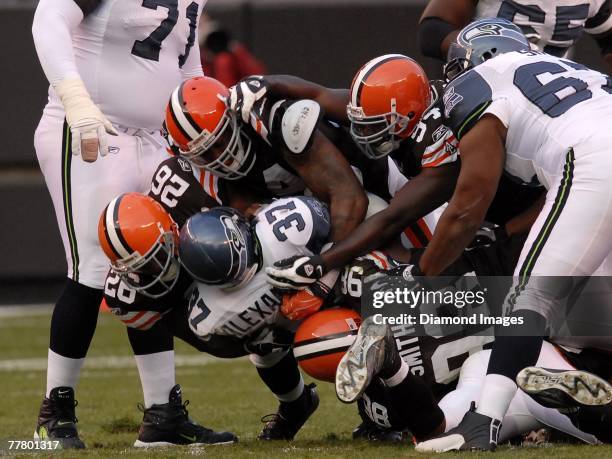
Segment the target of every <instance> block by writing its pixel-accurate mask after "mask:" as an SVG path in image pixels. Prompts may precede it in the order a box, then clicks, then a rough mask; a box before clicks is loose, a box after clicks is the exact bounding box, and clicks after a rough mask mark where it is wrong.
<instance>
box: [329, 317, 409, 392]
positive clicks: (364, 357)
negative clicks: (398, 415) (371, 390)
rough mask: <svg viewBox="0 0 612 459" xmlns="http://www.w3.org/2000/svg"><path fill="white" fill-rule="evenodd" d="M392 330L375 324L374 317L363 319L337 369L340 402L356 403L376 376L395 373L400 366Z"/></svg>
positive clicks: (337, 388) (337, 390)
mask: <svg viewBox="0 0 612 459" xmlns="http://www.w3.org/2000/svg"><path fill="white" fill-rule="evenodd" d="M400 364H401V357H400V355H399V352H398V351H397V346H396V344H395V339H394V338H393V334H392V333H391V329H390V328H389V327H387V326H386V325H379V324H376V323H374V319H373V317H369V318H367V319H366V320H364V321H363V323H362V324H361V327H360V328H359V332H358V333H357V337H356V338H355V341H353V344H352V345H351V347H350V348H349V349H348V350H347V351H346V354H344V356H343V357H342V359H341V360H340V363H339V364H338V369H337V370H336V395H337V396H338V399H339V400H340V401H341V402H344V403H353V402H354V401H356V400H357V399H358V398H359V397H361V395H362V394H363V393H364V392H365V390H366V389H367V388H368V386H369V385H370V383H371V382H372V379H373V378H374V376H376V375H379V373H381V372H382V371H387V372H389V373H390V375H389V376H392V375H393V373H394V370H395V371H397V370H399V368H400Z"/></svg>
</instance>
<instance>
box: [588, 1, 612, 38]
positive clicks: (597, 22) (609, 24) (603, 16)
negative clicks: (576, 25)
mask: <svg viewBox="0 0 612 459" xmlns="http://www.w3.org/2000/svg"><path fill="white" fill-rule="evenodd" d="M584 30H585V31H586V32H587V33H590V34H591V35H601V34H605V33H607V32H610V30H612V0H606V1H605V2H604V3H603V5H602V6H601V8H599V11H597V14H596V15H595V16H593V17H591V18H589V19H588V20H587V22H586V24H585V25H584Z"/></svg>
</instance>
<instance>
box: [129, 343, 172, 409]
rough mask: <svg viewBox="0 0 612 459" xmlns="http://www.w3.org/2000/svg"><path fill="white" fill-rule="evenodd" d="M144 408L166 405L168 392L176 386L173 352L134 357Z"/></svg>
mask: <svg viewBox="0 0 612 459" xmlns="http://www.w3.org/2000/svg"><path fill="white" fill-rule="evenodd" d="M134 358H135V359H136V365H137V366H138V374H139V375H140V383H141V384H142V393H143V395H144V404H145V408H149V407H151V405H163V404H165V403H168V401H169V398H168V397H169V395H170V390H171V389H172V388H173V387H174V385H175V384H176V382H175V377H174V351H164V352H156V353H155V354H145V355H135V356H134Z"/></svg>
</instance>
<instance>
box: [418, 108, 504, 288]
mask: <svg viewBox="0 0 612 459" xmlns="http://www.w3.org/2000/svg"><path fill="white" fill-rule="evenodd" d="M505 132H506V128H505V127H504V126H503V124H502V123H501V121H499V120H498V119H497V118H495V117H493V116H489V115H485V116H484V117H483V118H482V119H481V120H480V121H479V122H478V123H477V124H476V125H475V126H474V128H473V129H472V130H471V131H470V132H469V133H467V134H466V135H465V137H463V138H462V139H461V143H460V144H459V148H460V150H461V171H460V172H459V178H458V179H457V186H456V187H455V191H454V193H453V196H452V198H451V200H450V202H449V204H448V207H447V208H446V209H445V211H444V213H443V214H442V216H441V217H440V221H439V222H438V225H437V227H436V231H435V232H434V235H433V238H432V240H431V242H430V243H429V245H428V246H427V249H425V253H424V254H423V257H422V258H421V261H420V268H421V270H422V271H423V272H424V273H425V274H426V275H428V276H435V275H438V274H440V272H442V271H443V270H444V269H445V268H446V267H448V265H450V264H451V263H452V262H453V261H454V260H456V259H457V257H459V255H460V254H461V252H462V251H463V250H464V249H465V248H466V247H467V246H468V244H469V243H470V241H471V240H472V239H473V238H474V235H475V234H476V231H477V230H478V228H479V227H480V226H481V224H482V222H483V220H484V216H485V213H486V211H487V209H488V208H489V205H490V204H491V201H493V197H494V196H495V192H496V190H497V185H498V183H499V179H500V177H501V174H502V170H503V165H504V157H505V153H504V138H505Z"/></svg>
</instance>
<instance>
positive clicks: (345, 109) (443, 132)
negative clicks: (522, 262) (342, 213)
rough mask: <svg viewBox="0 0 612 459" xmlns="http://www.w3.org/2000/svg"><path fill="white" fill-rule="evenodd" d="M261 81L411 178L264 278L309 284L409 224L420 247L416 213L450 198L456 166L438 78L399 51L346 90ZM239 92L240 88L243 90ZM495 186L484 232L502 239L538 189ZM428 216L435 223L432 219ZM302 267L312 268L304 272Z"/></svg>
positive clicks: (518, 227) (424, 234)
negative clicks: (361, 217)
mask: <svg viewBox="0 0 612 459" xmlns="http://www.w3.org/2000/svg"><path fill="white" fill-rule="evenodd" d="M263 81H264V82H265V84H266V85H267V86H268V87H269V91H270V92H273V93H281V94H287V95H289V96H294V97H295V96H299V95H303V96H308V97H312V98H313V99H315V100H317V101H318V102H319V103H320V104H321V106H322V107H324V109H325V110H326V112H328V113H332V114H334V116H337V117H338V119H337V120H336V121H338V122H340V123H344V124H349V125H350V130H351V135H352V137H353V139H354V141H355V143H356V144H358V145H360V147H361V148H362V150H363V151H364V152H365V154H366V155H368V156H370V157H373V158H381V157H384V156H386V155H389V156H390V157H392V158H393V159H395V160H397V161H398V162H399V164H400V165H401V169H402V172H403V173H404V174H405V175H406V176H407V177H409V178H410V180H409V181H408V183H406V184H405V185H404V186H403V187H402V188H401V189H399V191H397V193H395V195H394V196H393V199H392V200H391V202H390V204H389V206H388V207H387V208H386V209H384V210H382V211H381V212H379V213H377V214H376V215H374V216H372V217H371V218H368V219H367V220H366V221H365V222H364V223H362V224H361V225H360V226H359V227H358V228H357V229H356V230H355V231H353V232H352V233H351V234H350V235H349V236H348V237H347V238H346V239H343V240H342V241H339V242H338V243H336V244H335V245H334V246H333V247H332V248H331V249H330V250H328V251H326V252H325V253H324V254H322V255H321V256H315V257H311V258H308V257H300V258H298V259H291V260H283V261H281V262H280V263H279V266H278V267H275V268H271V269H270V278H271V282H273V283H275V285H277V286H279V287H295V288H303V286H305V285H308V284H309V283H312V282H314V280H315V279H316V277H317V276H318V275H319V274H318V273H320V272H326V271H327V270H329V269H333V268H339V267H342V266H344V265H345V264H346V263H348V262H350V261H351V260H352V259H354V258H355V257H357V256H360V255H364V254H366V253H368V252H369V251H371V250H374V249H376V248H378V247H380V246H382V245H384V244H385V243H387V242H389V241H391V240H392V239H393V238H395V237H397V236H398V235H399V234H401V233H402V231H403V230H404V229H405V228H406V227H407V226H409V225H410V224H413V225H412V226H410V230H411V231H410V233H408V235H409V236H411V237H410V240H411V242H413V245H414V246H416V247H419V246H420V247H423V246H425V245H426V244H427V242H428V240H429V238H430V236H431V234H430V233H429V230H430V228H431V229H433V224H429V225H428V226H425V225H422V224H421V223H422V222H419V219H420V218H422V217H424V216H426V215H428V214H431V212H433V211H435V210H436V209H437V208H438V207H439V206H440V205H442V204H443V203H444V202H446V201H447V200H448V199H450V197H451V195H452V190H453V187H454V184H455V181H456V177H457V175H458V170H459V165H458V161H457V159H458V148H457V140H456V138H455V136H454V134H453V133H452V132H451V131H450V130H449V129H448V128H447V127H446V126H445V125H444V123H443V111H442V108H443V107H442V104H443V102H442V98H441V91H442V90H443V84H442V82H440V81H434V82H429V81H428V80H427V76H426V75H425V72H424V71H423V69H422V68H421V67H420V66H419V65H418V64H417V63H416V62H414V61H413V60H412V59H410V58H408V57H406V56H402V55H398V54H391V55H384V56H380V57H378V58H375V59H373V60H371V61H369V62H368V63H366V64H365V65H364V66H363V67H362V68H361V69H360V70H359V71H358V72H357V74H356V75H355V78H354V79H353V83H352V85H351V88H350V90H330V89H328V88H324V87H322V86H319V85H316V84H313V83H309V82H305V81H303V80H297V79H295V78H288V77H284V76H280V77H279V76H276V77H274V76H266V77H265V78H264V80H263ZM241 91H242V93H243V94H246V93H247V90H246V88H243V89H242V90H241ZM243 99H245V100H253V99H254V97H243ZM243 107H244V105H243ZM499 189H500V192H499V195H498V196H499V197H498V199H497V200H496V203H495V204H494V205H493V206H492V207H491V211H490V213H489V215H488V217H489V218H488V219H489V220H490V221H492V222H494V223H498V224H499V226H498V227H497V228H496V230H495V232H493V231H490V233H491V237H493V238H495V237H497V238H508V237H509V236H511V235H514V234H520V233H524V232H526V231H527V230H528V228H529V225H530V224H531V221H532V219H533V218H534V217H533V212H531V211H530V206H535V207H536V208H538V205H539V202H538V199H539V197H540V195H541V194H542V192H541V189H538V188H537V187H533V188H530V187H526V186H521V185H515V184H514V183H513V181H512V180H510V179H509V178H505V179H504V180H503V181H502V183H501V184H500V187H499ZM517 214H519V215H520V217H519V215H517ZM431 220H433V222H434V224H435V220H436V218H435V217H432V218H430V221H431ZM415 222H417V225H414V223H415ZM415 226H416V227H415ZM419 235H420V236H421V237H419ZM413 239H416V242H417V243H414V241H413ZM418 242H421V244H418ZM305 266H312V267H314V268H315V269H312V270H309V271H310V273H311V274H309V275H308V274H306V273H305V272H304V267H305Z"/></svg>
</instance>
